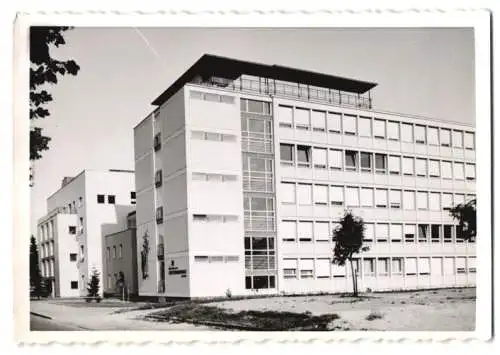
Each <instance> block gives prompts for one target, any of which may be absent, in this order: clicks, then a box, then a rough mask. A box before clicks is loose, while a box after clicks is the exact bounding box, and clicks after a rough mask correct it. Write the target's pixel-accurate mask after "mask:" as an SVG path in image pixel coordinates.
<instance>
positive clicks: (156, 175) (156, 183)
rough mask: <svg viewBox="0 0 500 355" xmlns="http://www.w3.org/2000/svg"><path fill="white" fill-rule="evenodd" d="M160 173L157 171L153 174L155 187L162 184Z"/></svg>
mask: <svg viewBox="0 0 500 355" xmlns="http://www.w3.org/2000/svg"><path fill="white" fill-rule="evenodd" d="M162 180H163V179H162V173H161V170H157V171H156V173H155V187H160V186H161V184H162Z"/></svg>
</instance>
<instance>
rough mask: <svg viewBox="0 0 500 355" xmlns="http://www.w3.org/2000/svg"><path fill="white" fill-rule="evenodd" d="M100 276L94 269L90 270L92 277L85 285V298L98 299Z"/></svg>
mask: <svg viewBox="0 0 500 355" xmlns="http://www.w3.org/2000/svg"><path fill="white" fill-rule="evenodd" d="M99 283H100V274H99V271H97V270H96V269H94V270H92V276H91V277H90V281H89V283H88V284H87V296H88V297H99Z"/></svg>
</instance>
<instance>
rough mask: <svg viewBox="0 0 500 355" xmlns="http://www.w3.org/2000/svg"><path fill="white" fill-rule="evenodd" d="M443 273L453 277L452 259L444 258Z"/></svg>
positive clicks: (453, 262) (453, 263) (453, 261)
mask: <svg viewBox="0 0 500 355" xmlns="http://www.w3.org/2000/svg"><path fill="white" fill-rule="evenodd" d="M443 272H444V274H445V275H455V260H454V258H453V257H447V258H444V262H443Z"/></svg>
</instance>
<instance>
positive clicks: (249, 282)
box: [245, 275, 276, 290]
mask: <svg viewBox="0 0 500 355" xmlns="http://www.w3.org/2000/svg"><path fill="white" fill-rule="evenodd" d="M275 287H276V277H275V276H274V275H271V276H267V275H264V276H247V277H245V288H246V289H247V290H249V289H265V288H275Z"/></svg>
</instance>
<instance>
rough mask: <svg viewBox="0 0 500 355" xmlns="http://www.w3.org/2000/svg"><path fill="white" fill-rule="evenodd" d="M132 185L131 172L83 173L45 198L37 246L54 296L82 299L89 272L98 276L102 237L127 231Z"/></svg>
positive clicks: (66, 179) (100, 264)
mask: <svg viewBox="0 0 500 355" xmlns="http://www.w3.org/2000/svg"><path fill="white" fill-rule="evenodd" d="M134 185H135V183H134V172H133V171H128V170H103V171H97V170H84V171H82V172H81V173H80V174H78V175H77V176H75V177H67V178H64V179H63V181H62V184H61V188H60V189H59V190H57V191H56V192H55V193H54V194H52V195H51V196H50V197H49V198H48V199H47V210H48V211H49V213H48V214H47V215H45V216H44V217H42V218H40V219H39V221H38V247H39V250H40V258H41V271H42V276H44V277H50V278H51V279H52V281H53V290H54V291H53V292H54V296H55V297H78V296H84V295H86V293H87V288H86V287H87V283H88V281H89V279H90V276H91V272H92V269H96V270H97V271H99V272H100V274H101V278H102V271H103V263H102V245H103V236H104V235H106V234H110V233H113V232H115V231H119V230H124V229H126V228H127V220H126V216H127V214H128V213H129V212H130V211H131V210H132V209H134V208H135V206H134V204H135V191H134ZM102 291H103V285H102V280H101V287H100V292H101V294H102Z"/></svg>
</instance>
